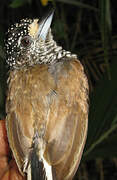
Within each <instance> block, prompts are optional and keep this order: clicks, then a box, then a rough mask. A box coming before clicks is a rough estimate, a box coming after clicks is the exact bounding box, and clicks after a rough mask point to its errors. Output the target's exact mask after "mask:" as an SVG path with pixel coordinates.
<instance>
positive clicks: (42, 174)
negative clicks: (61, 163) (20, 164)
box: [27, 148, 54, 180]
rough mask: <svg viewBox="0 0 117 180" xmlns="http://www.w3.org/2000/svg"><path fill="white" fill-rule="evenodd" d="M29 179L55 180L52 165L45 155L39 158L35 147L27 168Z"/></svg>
mask: <svg viewBox="0 0 117 180" xmlns="http://www.w3.org/2000/svg"><path fill="white" fill-rule="evenodd" d="M27 180H54V179H53V175H52V166H50V165H49V164H48V163H47V161H46V160H45V159H44V158H43V157H42V158H41V159H39V157H38V155H37V152H36V149H35V148H34V149H33V151H32V153H31V157H30V163H29V165H28V169H27Z"/></svg>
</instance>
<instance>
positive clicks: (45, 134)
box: [6, 59, 88, 180]
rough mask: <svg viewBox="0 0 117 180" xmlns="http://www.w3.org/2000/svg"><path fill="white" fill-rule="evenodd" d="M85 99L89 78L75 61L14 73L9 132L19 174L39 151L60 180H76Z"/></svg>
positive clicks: (9, 99) (85, 119)
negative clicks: (33, 153) (35, 152)
mask: <svg viewBox="0 0 117 180" xmlns="http://www.w3.org/2000/svg"><path fill="white" fill-rule="evenodd" d="M87 99H88V84H87V78H86V76H85V74H84V70H83V67H82V65H81V63H80V62H79V61H78V60H77V59H69V60H68V59H67V60H64V61H60V62H56V63H54V64H53V65H44V64H42V65H35V66H33V67H28V68H22V69H19V70H14V71H10V76H9V89H8V97H7V105H6V106H7V131H8V136H9V137H10V138H9V141H10V146H11V149H12V151H13V154H14V157H15V160H16V162H17V164H18V166H19V169H20V171H21V173H23V171H27V167H28V165H29V163H30V156H31V152H33V149H34V148H35V147H36V148H37V149H36V151H37V154H38V155H39V157H40V158H41V156H43V158H44V160H45V161H46V162H47V163H48V165H49V166H50V167H51V168H52V172H53V176H54V177H55V179H56V180H70V179H72V177H73V175H74V173H75V172H76V170H77V167H78V164H79V162H80V158H81V155H82V151H83V147H84V144H85V139H86V133H87V122H88V104H87ZM46 173H47V172H46ZM46 175H47V174H46Z"/></svg>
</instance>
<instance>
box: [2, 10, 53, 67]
mask: <svg viewBox="0 0 117 180" xmlns="http://www.w3.org/2000/svg"><path fill="white" fill-rule="evenodd" d="M52 18H53V12H51V13H50V14H49V15H48V16H46V17H45V18H43V19H42V20H39V19H23V20H20V22H19V23H16V24H14V25H12V26H11V27H10V28H9V29H8V32H7V38H6V42H5V47H6V55H7V60H6V62H7V64H8V65H9V66H10V68H16V69H19V68H22V67H25V66H32V65H34V64H37V63H38V64H41V63H44V61H42V58H41V55H42V54H44V51H46V48H45V43H47V42H48V41H49V39H52V35H51V31H50V25H51V21H52ZM43 59H44V58H43Z"/></svg>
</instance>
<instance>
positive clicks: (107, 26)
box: [100, 0, 112, 78]
mask: <svg viewBox="0 0 117 180" xmlns="http://www.w3.org/2000/svg"><path fill="white" fill-rule="evenodd" d="M100 17H101V20H100V24H101V26H100V28H101V38H102V44H103V50H104V60H105V63H106V66H107V72H108V76H109V78H110V77H111V75H110V67H109V48H110V44H111V31H112V22H111V12H110V0H100Z"/></svg>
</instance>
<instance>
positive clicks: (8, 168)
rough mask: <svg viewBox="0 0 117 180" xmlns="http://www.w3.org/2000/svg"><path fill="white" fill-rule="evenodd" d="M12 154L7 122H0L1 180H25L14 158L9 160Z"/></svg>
mask: <svg viewBox="0 0 117 180" xmlns="http://www.w3.org/2000/svg"><path fill="white" fill-rule="evenodd" d="M10 154H11V151H10V148H9V144H8V139H7V133H6V127H5V120H0V180H25V178H24V177H22V176H21V174H20V172H19V170H18V168H17V165H16V163H15V160H14V159H13V158H11V160H9V159H10Z"/></svg>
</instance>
